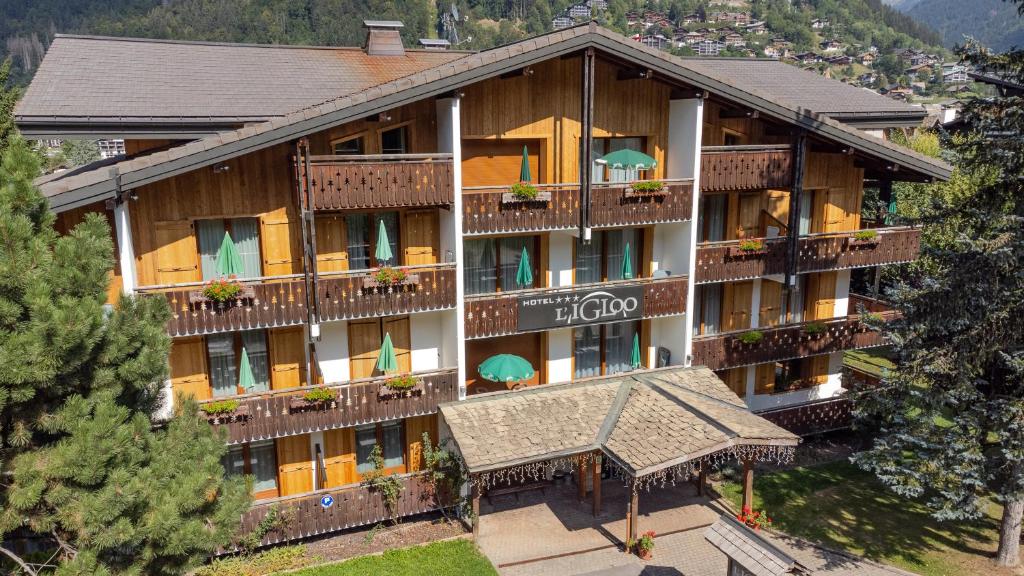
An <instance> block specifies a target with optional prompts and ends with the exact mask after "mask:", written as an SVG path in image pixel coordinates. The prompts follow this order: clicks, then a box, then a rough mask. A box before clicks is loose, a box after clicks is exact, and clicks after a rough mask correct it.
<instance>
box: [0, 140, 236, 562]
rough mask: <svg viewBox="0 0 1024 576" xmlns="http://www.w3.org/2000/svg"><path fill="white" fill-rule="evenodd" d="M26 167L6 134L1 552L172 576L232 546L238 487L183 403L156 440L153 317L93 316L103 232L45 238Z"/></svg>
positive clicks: (102, 266)
mask: <svg viewBox="0 0 1024 576" xmlns="http://www.w3.org/2000/svg"><path fill="white" fill-rule="evenodd" d="M37 162H38V160H37V158H36V156H35V155H34V154H32V152H31V151H30V150H29V148H28V146H27V145H26V144H25V142H24V141H23V140H21V139H20V138H18V137H15V138H13V139H12V140H11V141H10V144H9V146H7V149H6V150H4V151H3V152H2V161H0V238H2V239H3V241H2V242H0V366H2V369H0V473H2V474H3V475H4V478H5V480H4V481H3V482H2V483H0V540H5V539H7V538H10V537H11V536H17V535H26V534H29V535H39V536H43V537H46V538H49V539H51V540H52V541H53V542H54V545H55V547H56V548H57V553H56V555H55V556H54V558H53V560H52V562H50V563H49V564H50V565H51V566H56V567H57V570H56V573H57V574H69V575H70V574H157V575H159V574H180V573H183V572H184V571H186V570H187V569H189V568H190V567H192V566H194V565H196V564H197V563H198V562H199V561H201V560H202V559H203V558H204V557H205V556H206V555H208V554H209V553H211V552H213V551H214V550H215V549H216V548H217V547H218V546H222V545H225V544H227V543H228V542H229V541H230V538H231V536H232V533H233V531H234V530H236V529H237V527H238V519H239V514H240V513H241V512H242V511H243V510H244V509H245V507H246V506H247V505H248V499H249V496H248V490H247V489H246V486H245V483H244V482H243V481H242V480H238V479H226V478H225V476H224V469H223V466H222V464H221V458H222V456H223V455H224V453H225V450H226V447H225V445H224V441H223V439H222V438H220V437H219V436H218V435H216V434H214V433H213V431H212V429H211V428H210V426H209V425H208V424H207V423H206V422H205V421H203V420H202V419H201V418H200V417H199V416H198V411H197V408H196V406H195V404H194V403H185V404H184V405H183V406H181V407H179V410H178V415H177V416H176V417H174V418H173V419H171V420H170V421H169V422H168V423H166V425H164V426H162V427H160V428H154V426H153V421H152V419H151V414H153V413H154V411H155V410H156V409H157V408H158V407H159V405H160V402H161V394H160V391H161V386H162V382H163V381H164V379H165V377H166V372H167V356H168V352H169V346H170V341H169V338H168V336H167V334H166V332H165V328H164V326H165V323H166V321H167V319H168V316H169V311H168V309H167V305H166V303H165V302H163V301H162V300H161V299H156V298H139V299H135V298H131V297H127V296H126V297H122V298H121V300H120V302H119V303H118V304H117V305H116V306H114V307H113V308H112V309H109V308H108V307H106V306H105V301H106V292H107V285H108V282H109V277H110V273H111V270H112V267H113V242H112V240H111V234H110V229H109V227H108V225H107V223H106V221H105V219H104V218H103V217H102V216H100V215H97V214H92V215H89V216H88V217H86V218H85V220H84V222H82V223H81V224H79V225H78V226H76V227H75V228H74V229H73V230H72V231H71V232H70V233H69V234H68V235H66V236H60V235H58V234H57V233H56V232H55V231H54V227H53V225H54V216H53V215H52V213H51V212H50V211H49V208H48V206H47V202H46V200H45V199H44V198H43V197H42V195H41V194H40V193H39V191H38V190H37V189H36V188H35V187H34V186H33V184H32V180H33V178H34V177H35V176H36V174H37V172H38V165H37ZM0 554H2V556H0V558H2V557H6V559H7V560H9V561H10V562H13V563H15V564H17V565H18V566H19V568H20V569H21V570H22V572H24V573H27V574H36V573H38V570H39V568H40V567H39V566H38V565H33V564H30V563H28V562H26V561H25V560H24V559H22V558H20V557H18V556H17V554H15V553H14V552H13V551H11V550H9V549H7V548H2V547H0Z"/></svg>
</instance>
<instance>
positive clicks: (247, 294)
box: [188, 286, 256, 306]
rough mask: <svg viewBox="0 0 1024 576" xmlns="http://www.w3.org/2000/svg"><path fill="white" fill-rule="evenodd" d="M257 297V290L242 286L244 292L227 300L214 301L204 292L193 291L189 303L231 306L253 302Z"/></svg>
mask: <svg viewBox="0 0 1024 576" xmlns="http://www.w3.org/2000/svg"><path fill="white" fill-rule="evenodd" d="M255 297H256V290H254V289H253V287H252V286H242V290H241V291H240V292H239V293H238V294H236V295H234V296H233V297H231V298H228V299H226V300H214V299H213V298H210V297H209V296H207V295H206V294H203V291H202V290H193V291H191V292H189V293H188V303H189V304H192V305H196V304H206V303H210V304H224V305H225V306H231V305H233V304H234V303H236V302H240V301H245V300H252V299H253V298H255Z"/></svg>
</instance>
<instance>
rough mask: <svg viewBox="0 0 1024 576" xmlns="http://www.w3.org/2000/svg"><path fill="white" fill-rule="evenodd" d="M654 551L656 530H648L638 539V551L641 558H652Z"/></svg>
mask: <svg viewBox="0 0 1024 576" xmlns="http://www.w3.org/2000/svg"><path fill="white" fill-rule="evenodd" d="M653 551H654V530H648V531H647V532H644V533H643V534H641V535H640V539H639V540H637V541H636V552H637V554H639V555H640V557H641V558H645V559H646V558H650V557H651V552H653Z"/></svg>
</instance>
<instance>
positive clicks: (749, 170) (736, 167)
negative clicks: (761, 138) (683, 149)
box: [700, 145, 793, 192]
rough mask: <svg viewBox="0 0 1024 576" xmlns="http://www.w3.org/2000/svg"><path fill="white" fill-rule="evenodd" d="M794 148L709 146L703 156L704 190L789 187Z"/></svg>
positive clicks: (702, 183) (702, 184) (702, 188)
mask: <svg viewBox="0 0 1024 576" xmlns="http://www.w3.org/2000/svg"><path fill="white" fill-rule="evenodd" d="M792 182H793V151H792V150H791V149H790V147H789V146H774V145H769V146H705V147H704V148H702V149H701V156H700V189H701V191H702V192H703V191H727V190H758V189H762V188H789V186H790V185H791V184H792Z"/></svg>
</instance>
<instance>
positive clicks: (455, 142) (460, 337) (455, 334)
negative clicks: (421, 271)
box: [437, 98, 466, 399]
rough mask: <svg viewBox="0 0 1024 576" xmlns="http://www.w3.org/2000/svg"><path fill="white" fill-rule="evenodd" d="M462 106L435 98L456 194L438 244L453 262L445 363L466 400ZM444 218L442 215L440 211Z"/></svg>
mask: <svg viewBox="0 0 1024 576" xmlns="http://www.w3.org/2000/svg"><path fill="white" fill-rule="evenodd" d="M461 106H462V102H461V100H460V99H459V98H438V100H437V150H438V151H439V152H450V153H451V155H452V181H453V185H454V190H455V202H454V204H453V206H452V209H451V212H450V214H449V216H448V218H447V223H446V219H445V218H444V217H442V221H441V222H442V225H441V233H442V235H443V238H442V240H441V249H442V258H446V257H447V256H446V251H447V250H451V251H452V252H453V255H454V258H455V263H456V264H455V302H456V304H455V311H454V315H453V316H446V317H445V320H444V321H443V322H442V327H443V330H441V332H443V335H444V336H445V337H446V339H447V341H449V342H454V343H455V346H453V348H455V358H454V362H449V359H448V358H446V359H445V364H446V365H448V366H451V365H454V366H457V367H458V376H457V379H456V381H457V382H458V383H459V398H460V399H463V398H465V397H466V346H465V342H466V322H465V318H466V316H465V310H466V308H465V302H464V295H465V293H466V290H465V286H464V280H463V276H462V273H463V257H462V116H461ZM442 214H444V211H442Z"/></svg>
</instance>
